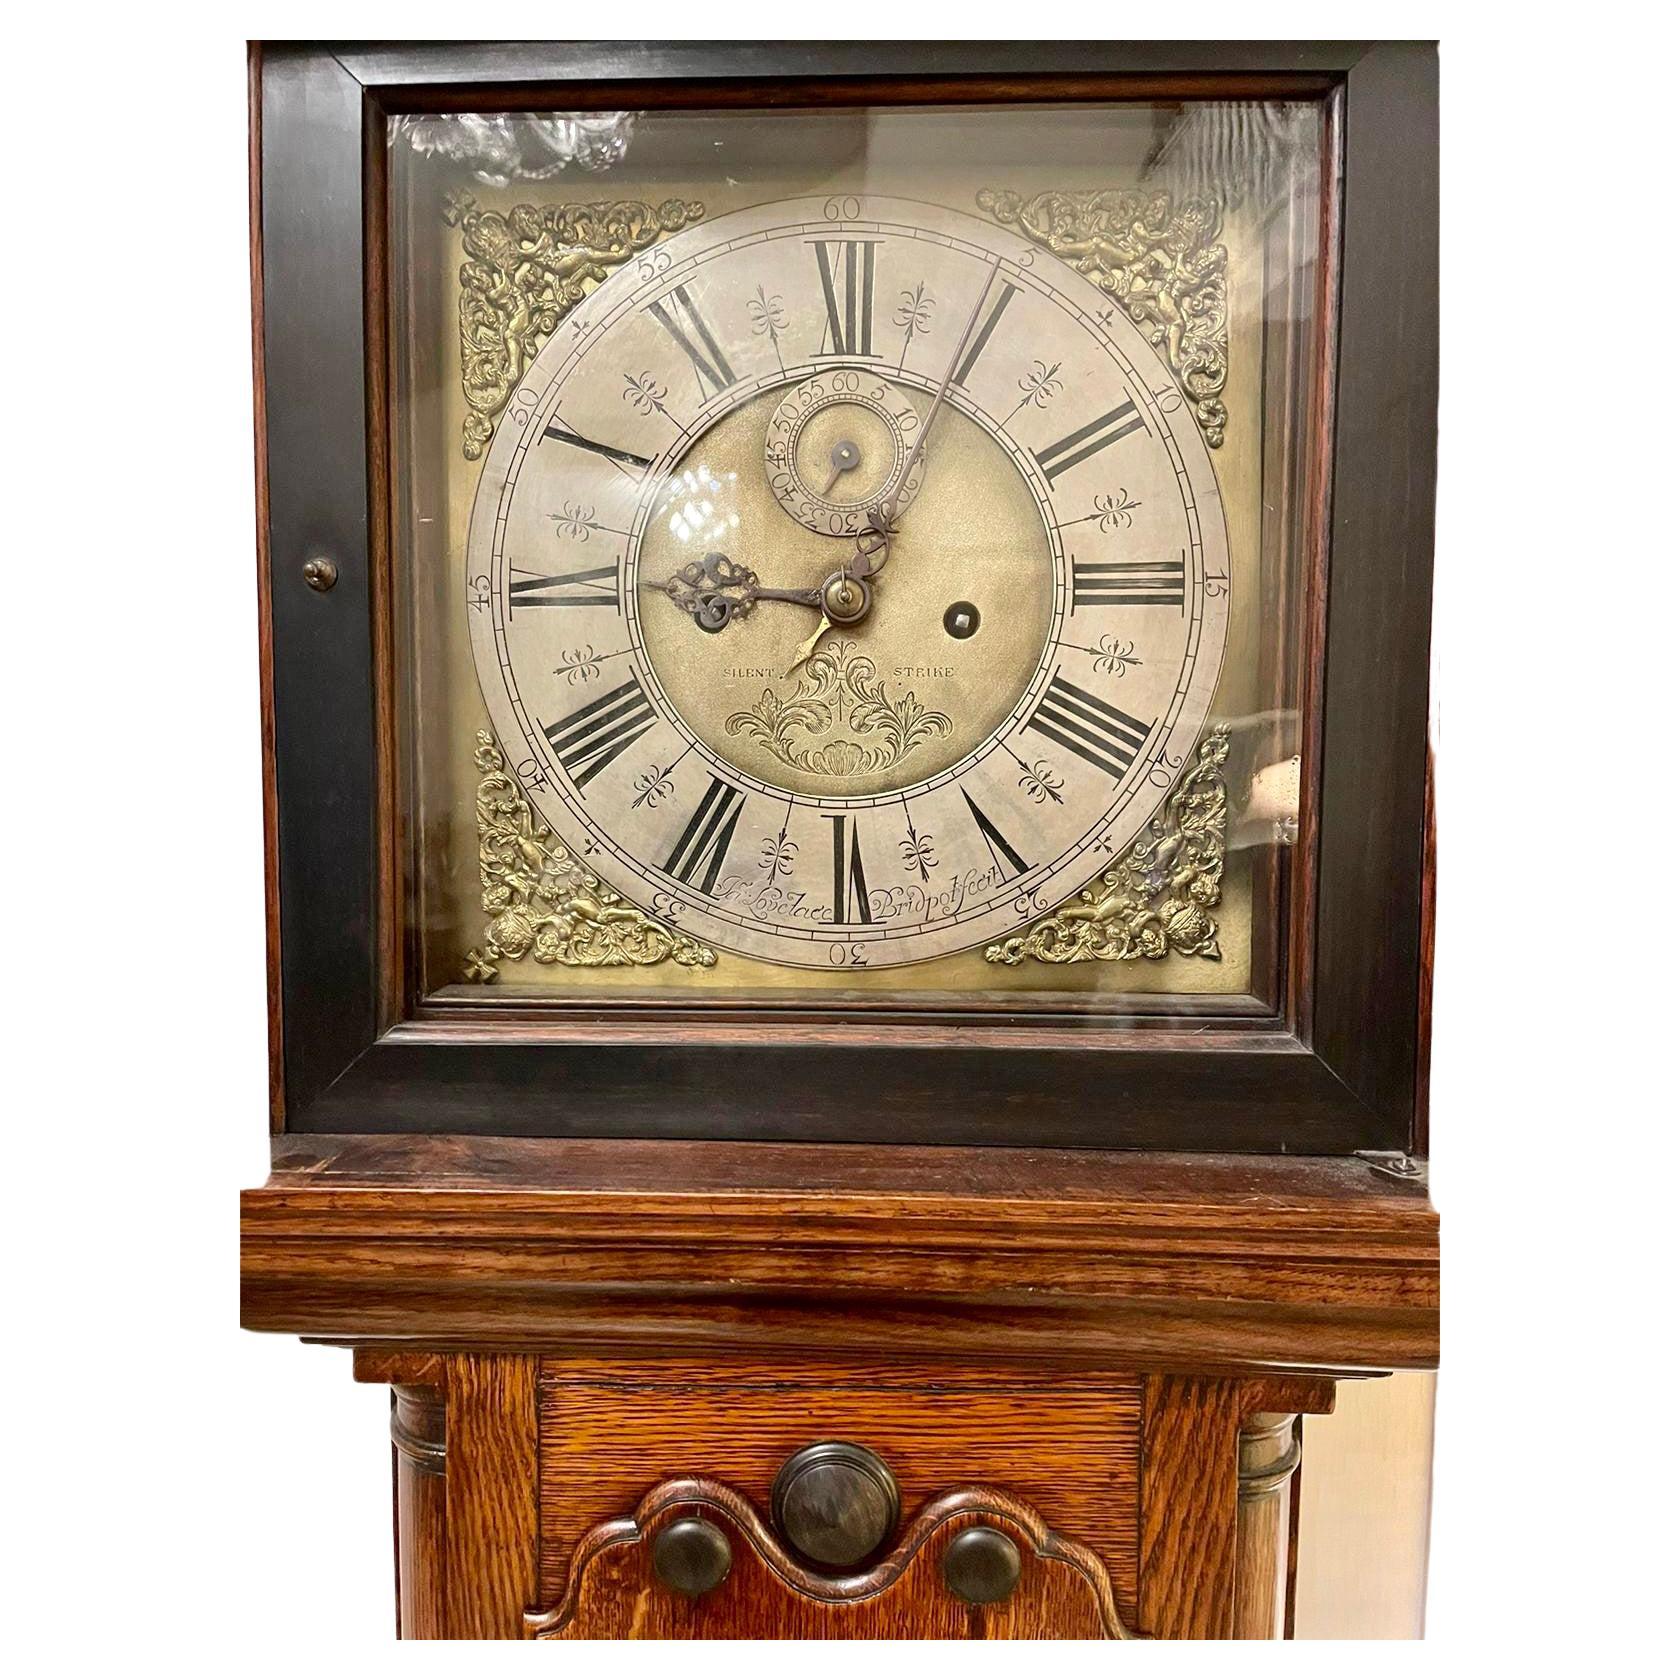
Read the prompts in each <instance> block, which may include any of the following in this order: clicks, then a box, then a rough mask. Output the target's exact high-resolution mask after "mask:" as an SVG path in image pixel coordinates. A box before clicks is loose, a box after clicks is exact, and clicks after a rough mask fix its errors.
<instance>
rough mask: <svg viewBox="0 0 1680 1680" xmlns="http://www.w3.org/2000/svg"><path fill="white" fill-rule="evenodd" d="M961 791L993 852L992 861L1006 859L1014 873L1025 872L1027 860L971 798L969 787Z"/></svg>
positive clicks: (970, 812)
mask: <svg viewBox="0 0 1680 1680" xmlns="http://www.w3.org/2000/svg"><path fill="white" fill-rule="evenodd" d="M961 792H962V796H963V798H964V799H965V800H967V801H968V810H969V815H970V816H972V817H973V818H974V820H975V822H976V823H977V824H979V827H980V833H981V836H982V837H983V838H984V839H985V842H986V846H987V849H988V850H989V851H990V852H991V854H992V862H993V863H999V862H1000V861H1006V862H1007V863H1008V864H1009V870H1010V873H1011V874H1012V875H1022V874H1025V873H1026V868H1027V860H1026V859H1025V858H1024V857H1022V856H1021V854H1020V853H1019V852H1018V851H1016V850H1015V848H1014V847H1013V846H1011V845H1010V844H1009V842H1008V841H1007V840H1006V839H1005V838H1004V836H1003V831H1002V829H1000V828H999V827H998V825H997V824H996V823H995V822H993V821H992V819H991V818H990V817H988V816H987V815H986V813H985V812H984V811H982V810H981V809H980V807H979V806H978V805H976V804H975V803H974V801H973V800H972V799H971V798H969V792H968V789H967V788H963V789H962V790H961ZM1000 852H1001V853H1002V854H1003V857H1002V859H1001V860H1000V858H999V856H998V854H999V853H1000Z"/></svg>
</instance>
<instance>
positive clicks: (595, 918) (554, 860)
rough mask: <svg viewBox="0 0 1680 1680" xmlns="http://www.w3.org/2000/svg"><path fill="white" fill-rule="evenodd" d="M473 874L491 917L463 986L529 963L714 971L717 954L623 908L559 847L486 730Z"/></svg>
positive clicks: (481, 738) (478, 756)
mask: <svg viewBox="0 0 1680 1680" xmlns="http://www.w3.org/2000/svg"><path fill="white" fill-rule="evenodd" d="M473 758H474V762H475V763H476V764H477V765H478V768H479V770H480V771H481V772H482V776H481V779H480V781H479V784H478V871H479V880H480V884H481V887H482V891H483V905H484V909H485V911H486V912H487V913H488V914H489V915H490V916H491V918H492V920H491V921H490V923H489V925H488V926H487V927H486V928H485V930H484V943H483V945H481V946H480V947H478V948H477V949H474V950H471V951H469V952H468V953H467V956H466V961H465V965H464V973H465V977H466V978H467V979H468V980H476V981H490V980H494V979H495V978H496V976H497V974H498V972H499V967H498V965H499V964H501V963H504V962H517V961H519V960H520V959H522V958H526V957H529V958H530V959H531V960H532V961H533V962H538V963H549V964H554V963H558V964H560V965H562V966H563V967H567V968H625V967H632V966H633V967H637V968H645V967H650V966H652V965H653V964H655V963H662V962H674V963H676V964H677V965H678V966H679V967H682V968H710V967H711V966H712V965H713V964H714V963H715V962H716V961H717V954H716V952H714V951H712V950H711V949H710V948H709V947H707V946H705V945H702V944H700V943H699V942H698V941H696V940H693V939H689V938H687V937H686V936H685V935H683V934H680V933H678V932H677V931H676V930H675V929H674V928H670V927H667V926H666V925H665V924H664V923H663V922H657V921H654V920H652V919H651V918H650V917H648V916H645V915H643V914H642V912H641V911H640V910H638V909H637V908H636V907H635V906H634V905H633V904H627V903H626V902H625V901H624V900H623V899H622V898H620V897H619V896H618V894H617V893H615V892H613V891H611V890H610V889H609V888H607V887H604V886H603V885H602V884H601V882H600V881H599V880H598V879H597V878H596V877H595V875H593V874H592V873H591V872H590V871H589V870H587V869H585V868H584V866H583V865H582V864H581V863H579V862H578V860H577V859H576V858H574V857H573V856H572V854H571V853H570V852H569V851H567V850H566V848H565V847H564V846H562V845H561V844H560V842H559V840H558V839H557V838H556V837H555V835H554V833H553V831H552V830H551V829H550V828H549V827H548V825H547V824H546V823H545V822H543V820H542V819H541V818H540V817H539V816H538V815H537V814H536V812H534V811H533V810H532V809H531V806H530V804H529V802H528V801H527V800H526V798H525V796H524V794H523V793H522V792H521V791H520V788H519V784H518V783H517V782H516V781H515V780H514V778H513V777H512V776H510V775H509V774H508V773H507V770H506V768H505V762H504V760H503V758H502V753H501V749H500V748H499V747H498V746H497V745H496V742H495V738H494V737H493V736H492V735H491V734H490V732H489V731H488V730H487V729H481V730H479V732H478V750H477V751H476V752H475V753H474V755H473Z"/></svg>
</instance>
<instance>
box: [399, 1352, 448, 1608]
mask: <svg viewBox="0 0 1680 1680" xmlns="http://www.w3.org/2000/svg"><path fill="white" fill-rule="evenodd" d="M444 1419H445V1405H444V1394H443V1390H442V1389H441V1388H431V1387H411V1386H407V1385H404V1386H401V1387H394V1388H393V1389H392V1391H391V1472H392V1477H393V1484H392V1490H393V1497H394V1499H395V1505H396V1510H395V1518H396V1548H397V1637H398V1638H399V1639H442V1638H444V1637H445V1635H446V1630H447V1626H448V1621H447V1618H448V1606H447V1601H446V1594H445V1588H444V1582H445V1571H446V1558H447V1555H448V1522H449V1514H448V1487H447V1483H446V1481H445V1477H444V1464H445V1460H446V1455H447V1439H446V1426H445V1421H444Z"/></svg>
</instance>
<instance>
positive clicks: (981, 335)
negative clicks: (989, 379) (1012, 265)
mask: <svg viewBox="0 0 1680 1680" xmlns="http://www.w3.org/2000/svg"><path fill="white" fill-rule="evenodd" d="M1020 289H1021V288H1020V287H1019V286H1016V285H1012V284H1011V283H1010V282H1009V281H1007V280H1005V281H1004V283H1003V290H1002V291H1001V292H999V293H998V300H997V302H996V303H994V304H993V305H992V312H991V314H989V315H988V316H987V317H986V319H985V320H984V321H982V322H981V324H980V330H979V331H978V332H977V333H975V335H974V337H973V338H972V339H970V340H969V345H968V351H967V353H966V354H965V355H964V356H963V359H962V361H961V362H959V363H958V364H957V371H956V373H955V374H954V375H953V379H954V381H955V383H956V384H958V385H966V384H967V383H968V376H969V375H970V374H971V373H972V372H973V371H974V364H975V363H976V362H977V361H979V360H980V352H981V351H982V350H984V349H985V348H986V341H987V340H988V339H989V338H990V337H991V336H992V334H993V332H995V331H996V330H997V324H998V322H999V321H1000V320H1002V319H1003V312H1004V310H1006V309H1007V308H1008V307H1009V300H1010V299H1011V298H1012V297H1014V296H1015V294H1016V293H1017V292H1018V291H1019V290H1020Z"/></svg>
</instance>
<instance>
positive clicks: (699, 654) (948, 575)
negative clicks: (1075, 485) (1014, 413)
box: [636, 376, 1055, 798]
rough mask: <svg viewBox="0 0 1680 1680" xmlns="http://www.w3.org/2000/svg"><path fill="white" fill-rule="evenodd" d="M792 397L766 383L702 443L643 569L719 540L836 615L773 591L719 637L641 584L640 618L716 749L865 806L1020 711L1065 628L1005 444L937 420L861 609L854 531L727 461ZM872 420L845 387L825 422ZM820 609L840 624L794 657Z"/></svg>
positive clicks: (676, 478)
mask: <svg viewBox="0 0 1680 1680" xmlns="http://www.w3.org/2000/svg"><path fill="white" fill-rule="evenodd" d="M823 377H824V379H826V378H827V377H829V376H823ZM819 382H821V381H816V380H813V381H807V382H806V383H807V384H817V383H819ZM801 388H803V387H801ZM786 406H787V395H786V393H785V392H771V393H768V394H766V395H765V396H761V397H758V398H756V399H754V400H751V401H749V402H747V403H746V404H744V405H743V406H742V407H741V408H740V409H738V410H737V411H736V412H735V413H734V414H731V415H728V416H727V417H725V418H724V419H723V420H721V421H720V422H719V423H718V424H717V425H715V426H714V427H712V428H711V429H710V430H709V431H708V432H706V433H705V434H704V435H703V436H701V437H700V438H699V439H697V440H696V442H695V444H694V446H693V447H692V449H691V450H690V452H689V454H688V455H687V456H686V457H684V458H683V459H682V460H681V461H679V462H678V463H677V464H676V469H675V470H674V471H673V472H672V473H671V475H670V478H669V483H670V485H671V486H673V488H672V489H671V490H670V491H669V492H668V493H667V494H666V496H665V497H664V498H662V499H661V500H660V501H659V502H658V503H656V505H655V507H654V509H653V513H652V516H651V517H650V518H649V520H648V522H647V529H646V532H645V534H644V536H643V538H642V542H641V550H640V566H641V572H642V575H643V576H644V577H646V578H649V579H663V578H666V577H669V576H671V575H673V574H674V573H676V572H678V571H679V570H680V569H681V568H682V567H683V566H684V565H687V564H692V563H693V562H694V561H695V560H696V559H699V558H701V557H702V551H703V550H705V549H706V548H708V547H716V546H720V545H722V546H726V547H727V549H728V552H729V555H730V558H731V559H732V560H734V561H735V562H737V563H739V564H742V565H747V566H751V567H752V568H753V570H754V571H755V572H756V573H757V575H758V576H759V577H760V578H761V579H762V580H763V581H764V582H765V583H767V584H771V585H775V586H789V585H791V586H795V587H799V586H812V587H814V588H816V589H818V591H819V592H820V599H821V601H822V607H821V608H819V607H818V606H815V605H812V606H800V605H795V604H791V603H786V602H781V601H774V600H772V601H764V602H761V603H759V604H758V605H756V606H754V607H753V609H752V610H751V611H750V612H748V613H747V614H745V615H744V616H742V617H741V618H739V619H737V620H735V621H734V622H732V623H730V624H729V626H728V628H727V629H726V630H724V631H723V632H722V633H721V634H717V635H704V634H700V633H697V631H696V629H695V624H694V621H693V620H692V619H690V618H689V617H687V616H685V615H684V614H683V613H680V612H676V611H673V610H671V608H670V606H669V603H668V602H667V601H665V600H664V599H663V598H662V597H661V595H660V594H659V592H658V591H657V590H652V589H648V590H638V591H637V600H636V610H637V614H638V624H639V628H640V633H641V635H642V637H643V639H644V645H645V646H646V648H647V654H648V658H649V661H650V663H651V664H652V666H653V670H654V672H655V674H656V675H657V676H658V678H659V682H660V685H661V687H662V688H663V689H664V691H665V694H666V695H667V697H668V698H669V699H670V701H671V703H672V705H673V706H675V707H676V709H677V711H678V712H679V713H680V714H681V715H682V718H683V721H684V722H685V724H686V725H687V726H688V728H690V729H691V730H693V732H694V734H695V735H696V736H697V737H698V738H699V739H700V740H701V741H702V742H703V743H704V744H705V745H706V746H707V747H708V748H709V749H710V750H711V751H712V752H713V753H715V754H716V755H717V756H718V757H719V758H720V759H722V760H723V761H725V762H726V763H729V764H733V765H736V766H738V767H739V768H740V769H741V770H742V771H743V772H744V773H745V774H747V775H749V776H751V777H753V778H755V779H757V780H759V781H762V782H764V783H766V784H767V785H769V786H772V787H778V788H785V789H787V790H788V791H790V792H794V793H802V794H809V795H814V796H817V797H827V798H861V797H868V796H871V795H876V794H880V793H883V792H887V791H889V790H892V789H895V788H901V787H905V786H909V785H912V784H914V783H917V782H921V781H923V780H925V779H926V778H928V777H930V776H935V775H937V774H938V773H939V772H940V771H941V770H944V769H946V768H948V767H949V766H950V765H952V764H954V763H956V762H957V761H959V760H960V759H962V758H964V757H966V756H967V755H968V754H970V753H972V752H973V751H974V750H975V749H976V748H977V747H978V746H979V745H980V744H981V743H982V742H983V741H985V740H986V739H987V738H988V737H989V736H990V735H991V734H992V732H993V731H994V730H995V729H996V728H997V727H998V725H999V724H1000V723H1001V722H1002V720H1003V718H1004V717H1005V716H1007V715H1008V713H1009V711H1010V710H1011V708H1012V707H1014V706H1015V705H1016V704H1017V703H1018V702H1019V700H1020V698H1021V695H1022V694H1023V693H1024V692H1025V690H1026V688H1027V685H1028V684H1029V683H1030V682H1031V680H1032V678H1033V674H1034V672H1035V671H1037V669H1038V667H1039V663H1040V660H1041V658H1042V656H1043V653H1044V647H1045V642H1046V639H1047V637H1048V636H1049V634H1050V624H1051V616H1052V602H1053V596H1054V593H1055V572H1054V567H1053V565H1052V561H1051V554H1050V542H1049V536H1048V533H1047V531H1046V529H1045V525H1044V518H1043V514H1042V513H1041V511H1040V510H1039V508H1038V507H1037V505H1036V504H1035V502H1034V501H1033V498H1032V495H1031V493H1030V491H1029V490H1028V487H1027V485H1026V482H1025V481H1024V480H1023V479H1022V478H1021V476H1020V474H1019V473H1018V472H1017V471H1016V470H1015V469H1014V467H1013V466H1012V465H1011V464H1010V462H1009V461H1008V459H1007V457H1006V456H1005V455H1004V453H1003V451H1002V450H1001V449H1000V448H999V447H998V445H997V443H996V442H995V441H994V440H993V439H992V438H991V437H989V436H988V435H987V433H986V431H985V429H984V428H983V427H981V426H979V425H977V424H976V423H975V422H974V421H972V420H970V419H969V418H967V417H966V416H965V415H962V414H957V413H946V414H944V415H942V416H941V417H940V422H939V428H938V443H937V447H938V449H939V463H940V467H941V469H942V470H941V471H940V472H939V473H938V474H937V475H936V476H935V477H934V478H932V479H930V480H929V481H928V489H927V493H926V495H924V496H922V497H921V498H919V499H918V500H917V501H916V502H915V503H914V505H913V506H911V507H910V508H909V509H908V510H907V511H901V515H900V518H899V520H898V522H897V525H898V530H897V534H896V535H895V536H894V538H893V540H892V557H891V559H890V561H889V562H888V563H887V564H886V565H885V566H884V568H883V569H882V571H881V572H880V574H879V576H878V577H877V578H874V579H872V580H871V585H870V588H869V590H868V591H867V592H866V600H867V604H866V606H865V609H864V610H863V611H861V612H859V611H854V610H851V608H850V606H849V604H848V602H847V601H845V600H841V599H838V598H837V590H836V587H835V585H834V581H833V579H834V573H835V572H836V570H837V569H838V568H839V567H841V566H842V565H843V564H844V563H845V562H846V561H847V560H848V559H850V558H851V557H852V556H853V555H854V554H855V552H856V547H855V544H854V542H853V540H852V539H851V538H850V537H848V536H844V535H842V536H840V537H838V538H836V537H835V536H831V535H828V534H826V532H825V533H824V534H820V535H819V534H818V533H817V532H816V531H814V530H813V529H812V528H811V527H810V525H808V524H806V523H805V522H804V521H800V522H799V523H797V524H796V523H794V522H793V521H791V520H789V519H788V517H787V513H786V504H785V503H784V502H783V500H782V497H781V496H780V495H779V494H776V493H775V490H774V486H773V485H769V486H767V485H766V484H765V481H763V480H756V475H754V474H753V473H751V472H749V471H743V472H739V473H731V472H729V471H727V470H726V467H725V465H724V464H725V463H728V462H730V461H734V460H740V459H742V457H743V455H744V454H745V453H746V452H747V451H749V450H751V449H752V448H753V447H754V440H755V439H757V438H762V437H763V436H764V433H765V426H766V420H767V419H769V421H770V425H771V426H772V428H773V427H774V418H773V416H774V415H775V414H776V413H779V412H780V411H781V410H782V409H783V408H785V407H786ZM906 406H908V404H906ZM847 411H849V412H847ZM858 412H859V410H858V407H857V405H856V404H855V403H853V402H852V401H851V400H850V398H848V399H847V400H846V401H845V402H842V403H832V404H825V405H824V406H823V408H822V410H821V412H820V413H819V414H818V416H817V419H818V420H824V421H826V420H828V419H829V418H830V417H831V416H835V417H843V418H844V419H845V420H846V421H847V422H848V423H849V422H850V421H851V420H852V419H854V418H855V415H856V414H857V413H858ZM912 412H913V411H912ZM814 424H815V422H813V426H814ZM910 436H911V439H912V444H913V442H914V433H911V434H910ZM858 437H859V439H861V438H862V437H863V434H862V432H861V428H860V429H859V433H858ZM838 441H848V440H845V439H841V440H838ZM859 447H860V449H862V450H863V451H864V452H865V460H864V463H863V464H862V465H861V466H860V467H859V468H858V469H857V473H856V474H846V475H845V477H846V478H850V477H853V476H857V475H861V474H864V473H867V472H869V471H871V469H872V467H873V470H875V471H876V472H877V473H878V474H879V476H878V477H877V478H876V479H875V480H874V485H875V487H877V488H879V487H881V486H883V485H885V484H886V483H888V482H890V478H891V472H892V471H895V470H896V468H893V467H891V465H890V460H887V461H885V462H884V461H883V457H882V456H879V455H877V456H875V457H873V458H871V457H870V456H869V455H868V448H869V445H868V444H867V443H866V442H862V441H860V442H859ZM832 448H833V444H832V443H830V441H829V440H828V438H827V436H826V435H825V436H824V437H823V438H822V442H821V444H820V445H819V446H817V447H816V448H815V449H814V450H813V454H814V455H815V457H816V458H817V459H818V460H820V461H822V462H827V460H828V456H829V451H830V450H831V449H832ZM829 470H830V471H833V470H834V469H833V468H832V467H831V468H830V469H829ZM755 480H756V481H755ZM691 485H698V486H700V491H701V492H703V499H704V502H705V505H706V506H707V507H709V508H710V509H711V510H712V515H711V519H710V521H709V523H707V524H705V525H704V526H703V527H700V528H698V529H697V528H695V525H694V522H693V521H692V520H687V519H681V518H674V517H672V514H673V510H674V508H675V507H677V506H678V505H679V504H680V505H681V506H686V505H687V504H688V502H690V501H691V500H693V498H694V496H695V495H696V492H695V491H694V490H692V489H691V488H690V486H691ZM845 587H847V588H849V589H851V590H852V591H853V592H854V593H856V592H859V586H858V585H856V584H849V583H848V584H846V585H845ZM954 600H969V601H973V602H976V603H978V610H977V613H976V627H977V631H978V633H977V634H975V635H973V636H972V637H969V638H967V639H963V640H953V638H952V637H951V636H950V635H948V634H947V633H946V630H945V628H944V624H943V619H944V616H945V613H946V611H947V609H948V608H949V607H950V605H951V603H952V601H954ZM823 611H826V614H827V618H826V622H827V623H828V624H829V626H830V630H829V632H828V633H827V634H826V635H824V636H823V637H822V638H821V640H820V641H819V643H818V645H817V646H816V647H815V648H814V649H813V650H812V658H811V659H810V661H809V662H802V663H801V664H799V666H798V667H797V668H794V663H795V659H796V656H797V654H798V652H799V649H800V646H801V644H802V643H804V642H805V641H806V639H807V638H808V637H809V636H811V634H812V633H813V632H814V631H816V630H817V629H818V628H819V626H820V625H821V624H823V623H824V622H825V620H824V618H823V616H822V613H823Z"/></svg>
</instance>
